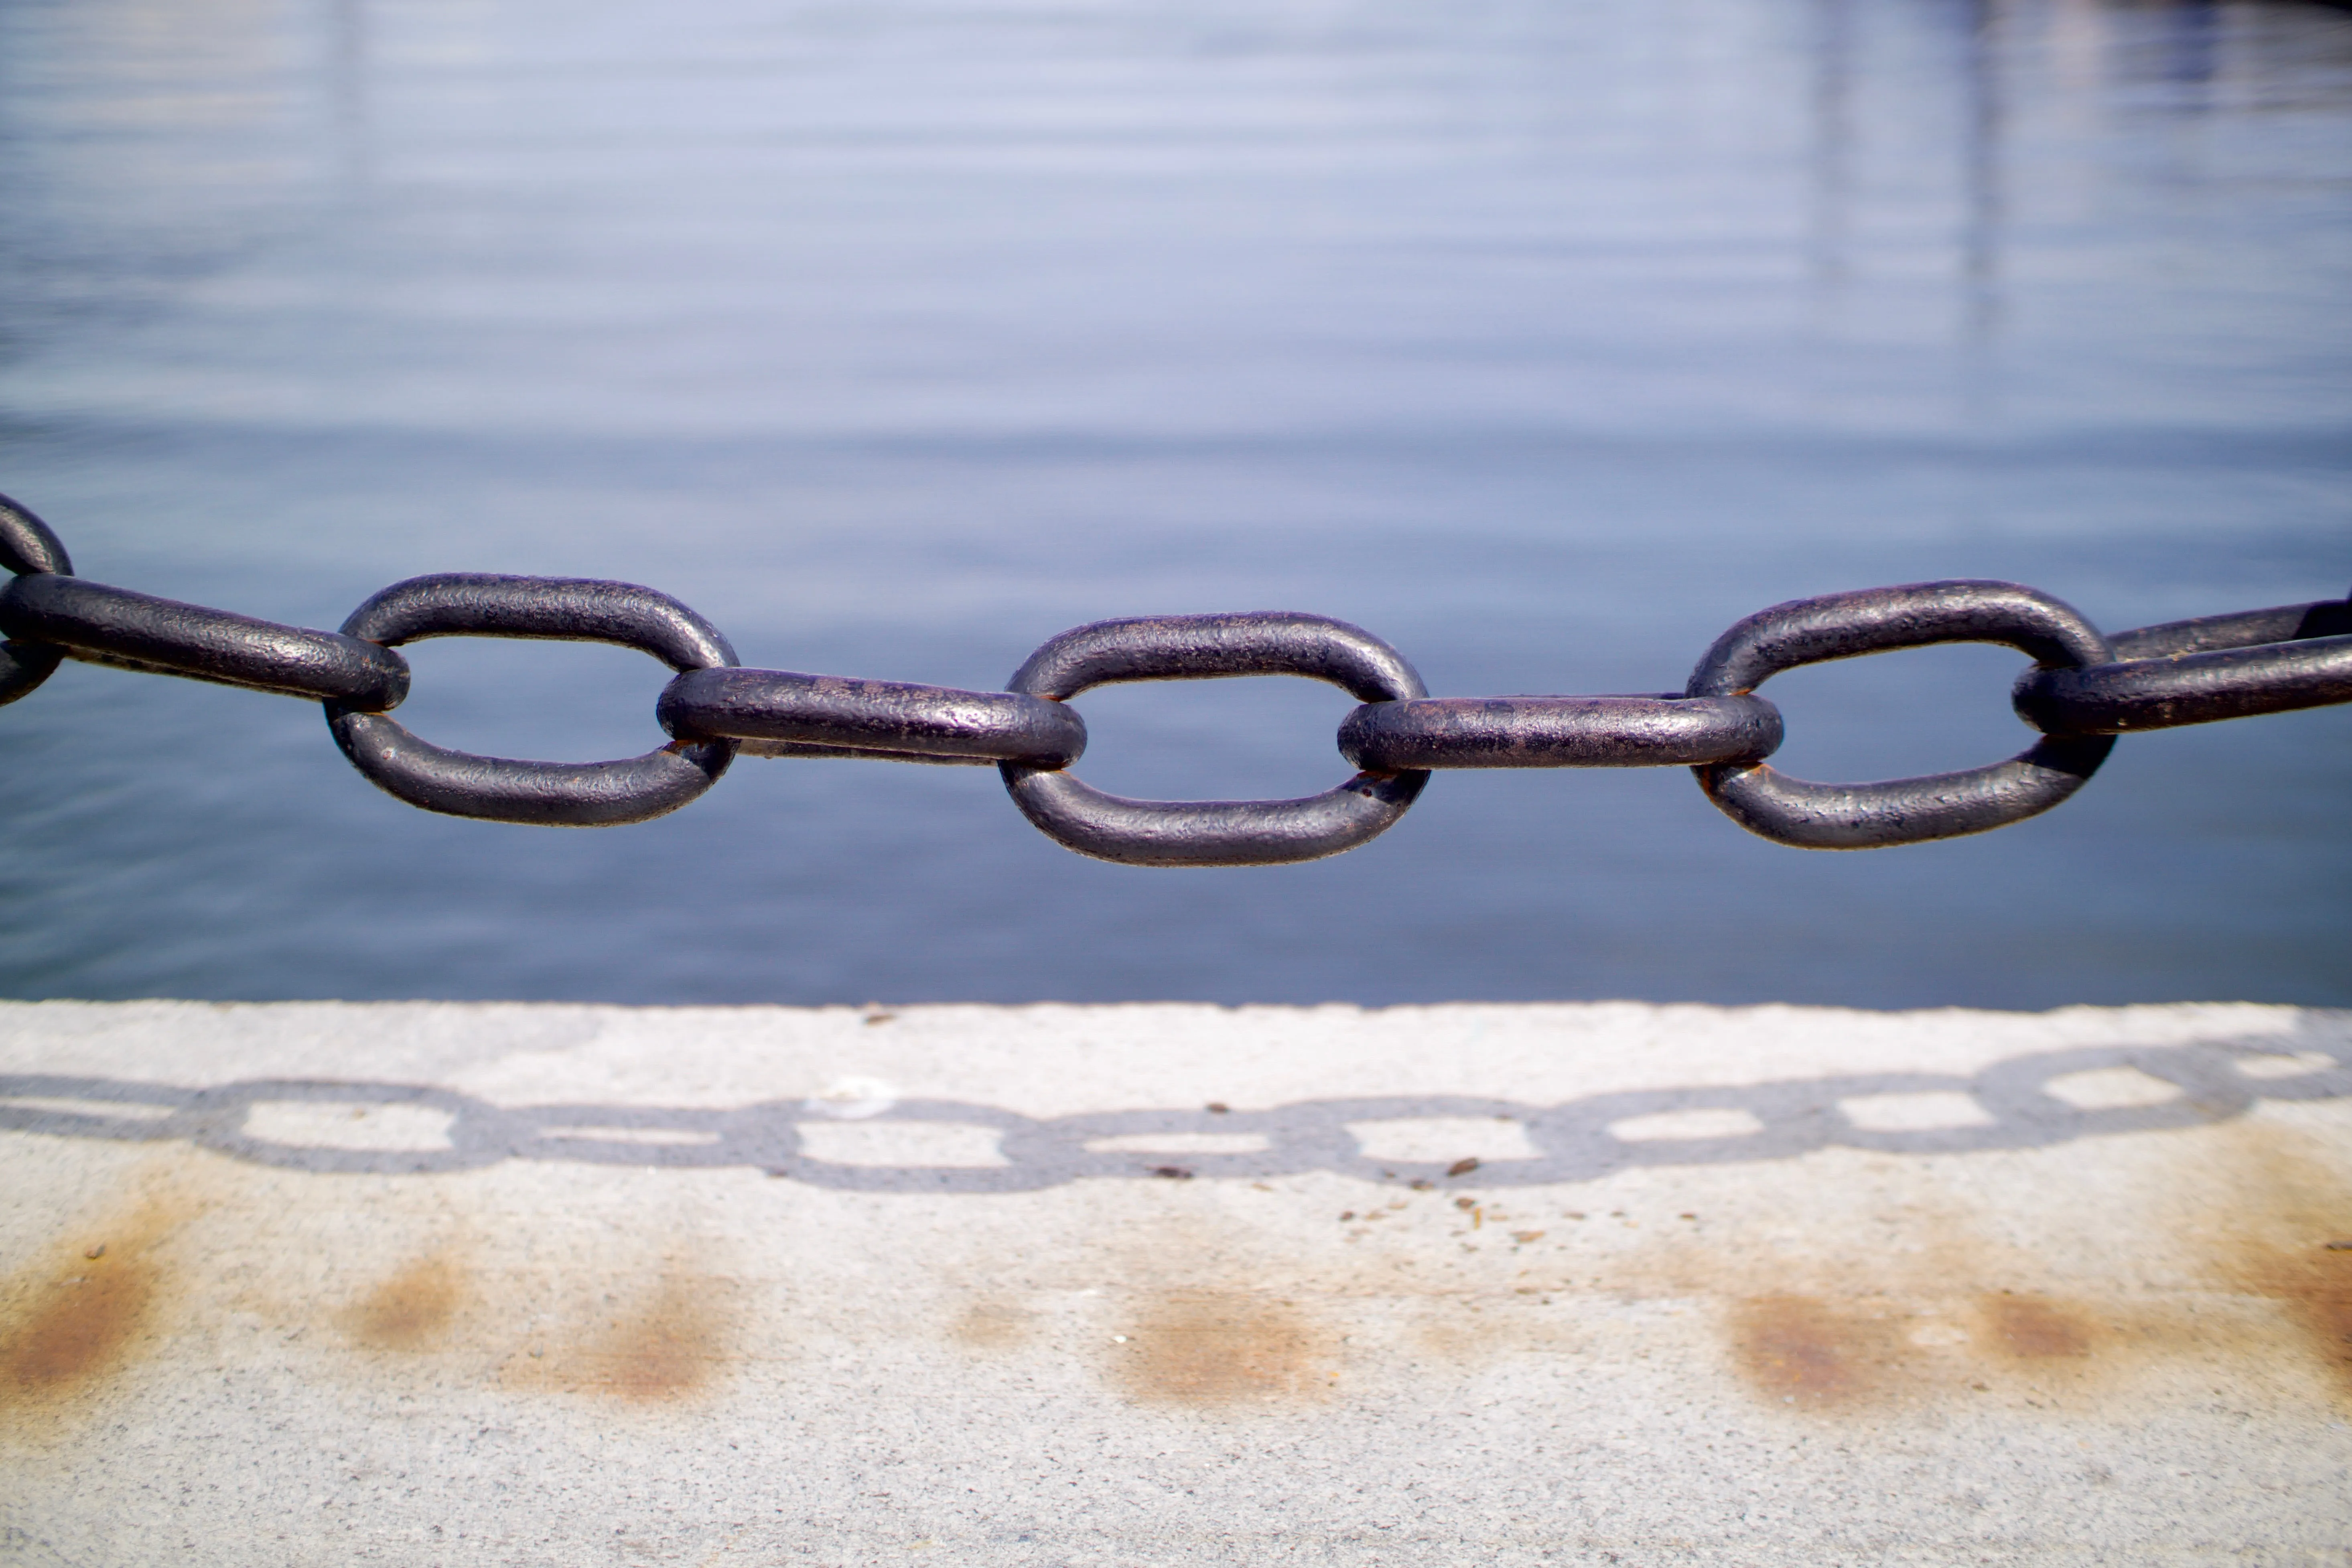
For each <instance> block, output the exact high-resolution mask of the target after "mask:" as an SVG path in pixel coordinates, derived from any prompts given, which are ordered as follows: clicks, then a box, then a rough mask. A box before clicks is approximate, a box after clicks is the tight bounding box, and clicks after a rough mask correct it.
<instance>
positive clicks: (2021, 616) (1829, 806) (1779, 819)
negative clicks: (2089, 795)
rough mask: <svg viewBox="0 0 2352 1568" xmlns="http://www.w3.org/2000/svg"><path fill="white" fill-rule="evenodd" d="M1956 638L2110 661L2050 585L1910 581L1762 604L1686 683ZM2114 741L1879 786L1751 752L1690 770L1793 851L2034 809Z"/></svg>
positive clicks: (1950, 833) (1761, 675) (1758, 677)
mask: <svg viewBox="0 0 2352 1568" xmlns="http://www.w3.org/2000/svg"><path fill="white" fill-rule="evenodd" d="M1952 642H1991V643H2005V644H2007V645H2008V646H2010V647H2014V648H2016V649H2018V650H2019V651H2020V652H2021V653H2024V654H2027V655H2029V656H2031V657H2032V658H2033V660H2034V661H2035V663H2036V664H2039V665H2043V666H2049V667H2054V668H2074V667H2079V666H2082V665H2100V664H2105V663H2107V662H2108V652H2107V643H2106V639H2105V637H2101V636H2100V635H2099V631H2098V628H2097V627H2095V626H2092V625H2091V623H2090V622H2088V621H2086V620H2084V618H2083V617H2082V616H2080V615H2079V614H2077V613H2076V612H2075V611H2074V608H2073V607H2072V606H2071V605H2066V604H2063V603H2062V602H2061V601H2059V600H2056V599H2053V598H2052V597H2051V596H2050V595H2047V594H2043V593H2041V592H2038V591H2037V590H2035V589H2032V588H2026V587H2021V586H2020V585H2019V584H2015V583H1988V582H1971V581H1955V582H1946V583H1913V584H1905V585H1903V586H1899V587H1894V588H1868V589H1864V590H1863V591H1861V592H1859V593H1853V594H1827V595H1822V596H1821V597H1819V598H1814V599H1798V600H1794V601H1791V602H1790V603H1788V604H1785V605H1773V606H1772V607H1771V608H1770V609H1769V610H1759V611H1758V612H1757V613H1756V614H1755V615H1752V616H1748V618H1747V619H1745V620H1743V621H1741V622H1740V623H1739V624H1738V625H1737V626H1733V627H1732V628H1731V629H1730V630H1729V631H1727V632H1725V633H1724V634H1723V636H1721V637H1717V639H1716V642H1715V646H1714V647H1711V648H1709V649H1707V651H1706V658H1702V659H1700V660H1699V664H1698V668H1696V670H1694V671H1692V672H1691V678H1690V685H1689V687H1688V692H1689V695H1691V696H1693V697H1727V696H1734V695H1738V694H1742V693H1746V692H1748V691H1751V690H1753V689H1755V688H1756V687H1758V686H1759V685H1761V684H1762V683H1763V682H1764V681H1766V680H1768V679H1770V678H1771V677H1772V676H1774V675H1776V674H1778V673H1779V672H1780V671H1782V670H1786V669H1794V668H1798V667H1800V666H1802V665H1808V664H1820V663H1822V662H1824V661H1826V660H1830V659H1841V658H1857V657H1859V656H1861V655H1863V654H1870V653H1884V652H1887V651H1890V650H1892V649H1895V648H1906V647H1928V646H1931V645H1933V644H1937V643H1952ZM2114 746H2115V742H2114V740H2113V739H2112V738H2111V737H2107V736H2104V735H2100V736H2070V737H2053V738H2050V739H2047V740H2043V741H2042V742H2038V743H2036V744H2035V745H2034V746H2033V747H2032V748H2031V749H2030V750H2028V751H2026V752H2021V754H2019V755H2018V756H2015V757H2012V758H2011V759H2010V760H2009V761H2007V762H2005V763H1993V764H1991V765H1990V766H1988V767H1980V768H1969V769H1965V770H1963V771H1961V772H1959V773H1935V774H1931V775H1928V776H1927V777H1924V778H1909V779H1888V780H1885V781H1884V782H1881V783H1876V784H1814V783H1812V782H1811V781H1810V780H1806V779H1797V778H1790V776H1788V775H1787V774H1786V773H1780V772H1779V771H1778V770H1777V769H1774V768H1771V767H1769V766H1767V765H1766V764H1765V763H1762V762H1760V761H1739V762H1731V763H1711V764H1708V765H1706V766H1703V767H1700V768H1697V769H1695V770H1694V772H1696V774H1697V775H1698V781H1699V787H1701V788H1702V789H1704V790H1706V795H1707V798H1708V799H1709V800H1712V801H1714V802H1715V804H1716V805H1718V806H1720V807H1721V808H1722V809H1723V812H1724V814H1725V815H1726V816H1729V817H1730V818H1731V819H1732V820H1733V821H1735V822H1737V823H1738V824H1739V825H1740V826H1742V827H1745V828H1747V829H1748V831H1749V832H1750V833H1755V834H1759V835H1761V836H1762V837H1766V838H1769V839H1773V840H1775V841H1776V842H1778V843H1781V844H1788V845H1791V846H1794V847H1798V848H1802V849H1874V848H1881V847H1885V846H1888V845H1894V844H1916V843H1921V842H1924V841H1926V840H1929V839H1935V838H1954V837H1959V836H1961V835H1963V834H1969V833H1984V832H1987V831H1990V829H1992V828H1996V827H2004V826H2008V825H2009V824H2011V823H2012V822H2021V821H2022V820H2024V819H2025V818H2026V817H2029V816H2038V815H2040V814H2041V813H2042V812H2045V811H2047V810H2049V809H2050V808H2051V807H2052V806H2053V805H2058V804H2059V803H2060V802H2062V801H2063V800H2064V799H2065V798H2066V797H2067V796H2069V795H2073V794H2074V792H2075V791H2076V790H2078V789H2080V788H2082V787H2083V785H2084V784H2085V783H2086V782H2088V780H2089V779H2090V776H2091V775H2092V773H2095V772H2096V771H2097V770H2098V766H2099V764H2100V763H2103V762H2105V760H2106V757H2107V752H2109V751H2111V750H2113V749H2114Z"/></svg>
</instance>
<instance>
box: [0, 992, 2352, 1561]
mask: <svg viewBox="0 0 2352 1568" xmlns="http://www.w3.org/2000/svg"><path fill="white" fill-rule="evenodd" d="M2347 1063H2352V1018H2347V1016H2345V1015H2342V1014H2327V1013H2314V1012H2306V1011H2298V1010H2296V1009H2293V1008H2283V1007H2262V1006H2246V1005H2211V1006H2165V1007H2141V1008H2127V1009H2099V1008H2069V1009H2065V1010H2063V1011H2060V1012H2056V1013H2051V1014H2043V1015H2001V1014H1987V1013H1970V1012H1963V1011H1941V1012H1932V1013H1918V1014H1907V1015H1884V1014H1866V1013H1858V1012H1845V1011H1836V1010H1826V1009H1804V1008H1790V1007H1759V1008H1749V1009H1717V1008H1706V1007H1696V1006H1648V1005H1634V1004H1601V1005H1517V1006H1513V1005H1470V1006H1450V1007H1421V1008H1399V1009H1392V1010H1384V1011H1365V1010H1360V1009H1357V1008H1353V1007H1344V1006H1330V1007H1318V1008H1305V1009H1292V1008H1259V1007H1245V1008H1238V1009H1228V1008H1216V1007H1206V1006H1129V1007H1091V1008H1081V1007H1062V1006H1041V1007H1029V1008H989V1007H919V1008H908V1009H903V1010H899V1011H898V1012H895V1013H893V1012H889V1011H887V1010H881V1009H868V1010H864V1011H852V1010H849V1009H840V1008H835V1009H826V1010H812V1011H797V1010H789V1009H772V1008H714V1009H693V1008H676V1009H670V1008H663V1009H643V1010H632V1009H619V1008H603V1007H584V1006H525V1005H482V1006H467V1005H334V1004H320V1005H269V1006H220V1005H196V1004H173V1003H147V1004H127V1005H89V1004H42V1005H21V1004H18V1005H5V1006H0V1171H5V1178H6V1179H5V1182H0V1476H5V1485H0V1541H5V1543H6V1549H7V1553H8V1557H9V1560H10V1561H12V1562H21V1563H28V1564H40V1565H43V1568H47V1565H50V1564H59V1563H153V1562H173V1563H195V1564H205V1563H236V1564H244V1563H253V1562H269V1563H320V1564H326V1563H337V1564H340V1563H352V1562H378V1563H397V1564H417V1565H420V1568H421V1565H425V1564H448V1565H456V1564H477V1563H479V1564H500V1565H505V1564H542V1563H543V1564H562V1565H563V1568H578V1565H593V1564H607V1563H610V1564H624V1563H698V1564H699V1563H709V1564H714V1565H721V1568H723V1565H730V1564H738V1563H742V1564H751V1563H777V1562H811V1563H861V1564H862V1563H896V1562H909V1561H913V1562H929V1561H937V1562H942V1563H972V1564H980V1565H985V1568H994V1565H997V1564H1005V1565H1014V1564H1018V1565H1023V1568H1028V1565H1033V1564H1034V1565H1047V1564H1051V1565H1060V1564H1066V1563H1086V1562H1094V1563H1122V1564H1135V1563H1145V1564H1159V1563H1167V1564H1175V1563H1186V1564H1190V1563H1236V1564H1244V1563H1245V1564H1259V1563H1285V1562H1296V1563H1341V1564H1359V1563H1360V1564H1367V1565H1370V1564H1381V1565H1383V1568H1386V1565H1391V1564H1414V1565H1418V1564H1430V1565H1433V1568H1434V1565H1443V1568H1455V1565H1458V1564H1461V1563H1482V1564H1483V1563H1496V1564H1507V1565H1517V1564H1532V1563H1601V1562H1612V1561H1613V1562H1615V1563H1622V1564H1636V1565H1649V1564H1660V1565H1663V1564H1670V1563H1671V1564H1685V1563H1715V1564H1724V1565H1731V1564H1741V1565H1750V1564H1758V1565H1775V1568H1777V1565H1781V1564H1788V1565H1801V1568H1823V1565H1836V1564H1865V1563H1867V1564H1877V1563H1923V1564H1928V1563H1932V1564H1945V1563H1973V1564H2011V1563H2031V1564H2090V1563H2102V1564H2105V1563H2133V1564H2138V1563H2231V1564H2262V1565H2285V1564H2290V1563H2292V1564H2312V1563H2334V1562H2338V1561H2341V1560H2342V1558H2343V1555H2344V1553H2345V1551H2346V1549H2347V1547H2352V1343H2347V1334H2352V1247H2343V1246H2339V1245H2337V1244H2340V1243H2346V1242H2352V1071H2347Z"/></svg>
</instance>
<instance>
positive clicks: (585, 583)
mask: <svg viewBox="0 0 2352 1568" xmlns="http://www.w3.org/2000/svg"><path fill="white" fill-rule="evenodd" d="M343 631H344V632H345V634H346V635H348V636H351V637H364V638H366V639H367V640H368V641H370V642H381V643H385V644H400V643H407V642H417V641H421V640H423V639H425V638H426V637H542V638H547V639H550V640H553V641H560V642H603V643H614V644H618V645H619V646H621V647H633V648H636V649H638V650H639V651H640V652H643V653H648V654H651V655H653V657H654V658H658V659H660V660H661V661H662V662H663V663H665V664H667V665H668V666H669V667H670V668H672V669H677V670H689V669H702V668H709V667H710V666H713V665H732V664H733V663H734V662H735V649H734V648H733V647H731V646H730V644H729V643H728V641H727V638H726V637H725V636H724V635H723V634H721V633H720V632H719V628H718V627H716V626H712V625H711V624H710V623H709V621H706V620H704V619H703V618H702V617H701V616H698V615H696V614H695V613H694V612H693V611H692V610H689V609H688V608H687V607H686V606H685V605H681V604H679V603H678V602H677V600H676V599H673V598H671V597H670V596H669V595H667V594H660V593H656V592H655V591H654V590H653V589H651V588H641V587H638V586H637V585H636V584H632V583H604V582H597V581H594V580H590V579H583V578H575V577H509V576H494V575H489V574H475V573H456V572H452V573H444V574H440V575H438V576H431V577H412V578H410V579H409V580H408V581H406V582H404V583H395V584H393V585H392V586H391V587H389V588H386V589H384V590H383V592H382V593H379V594H377V595H374V596H373V597H372V598H370V599H369V600H368V601H367V602H366V603H365V604H363V605H361V606H360V607H359V608H358V609H356V610H353V611H352V614H351V618H350V619H349V620H347V621H345V622H344V623H343ZM327 727H328V729H329V730H330V731H332V732H333V734H334V737H335V744H336V745H338V746H340V747H341V748H342V752H343V755H344V756H345V757H347V758H349V759H350V760H351V763H352V766H353V767H355V768H357V769H358V770H359V771H360V772H361V773H362V774H363V775H365V776H366V778H367V780H368V782H369V783H371V784H374V785H375V786H376V787H377V788H379V789H381V790H383V792H384V793H386V794H387V795H394V796H396V797H398V798H399V799H401V800H404V801H406V802H407V803H408V804H409V805H415V806H421V807H423V808H424V809H425V810H426V811H438V812H445V813H446V814H447V815H449V816H473V817H484V818H488V819H489V820H491V821H494V822H521V823H530V824H534V825H537V826H548V827H610V826H617V825H620V824H624V823H631V822H645V821H647V820H649V819H651V818H653V817H656V816H664V815H667V813H669V812H673V811H676V810H677V808H678V807H680V806H682V805H687V804H688V802H690V801H692V800H693V799H694V798H695V797H696V796H698V795H701V794H702V792H703V791H705V790H707V789H709V787H710V786H711V785H712V784H716V783H718V782H719V775H720V774H721V773H725V772H726V771H727V764H728V763H730V762H732V761H733V760H734V757H735V746H734V742H731V741H725V740H709V741H697V742H677V743H673V744H671V745H667V746H664V747H662V748H661V749H659V750H658V751H653V752H646V754H645V755H643V756H638V757H629V758H625V759H623V760H622V761H619V762H612V763H540V762H526V761H521V760H519V759H515V758H509V757H485V756H478V755H476V754H474V753H473V752H457V751H451V750H448V749H447V748H446V747H442V746H436V745H434V744H433V743H432V742H428V741H423V740H420V739H418V738H417V737H416V736H415V735H413V734H411V733H410V732H409V731H407V729H406V728H404V726H402V725H401V724H400V723H399V722H397V721H394V720H392V719H387V718H385V717H383V715H382V714H377V713H368V712H362V711H358V710H353V709H352V708H351V707H350V706H348V705H345V704H340V703H329V704H328V705H327Z"/></svg>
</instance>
